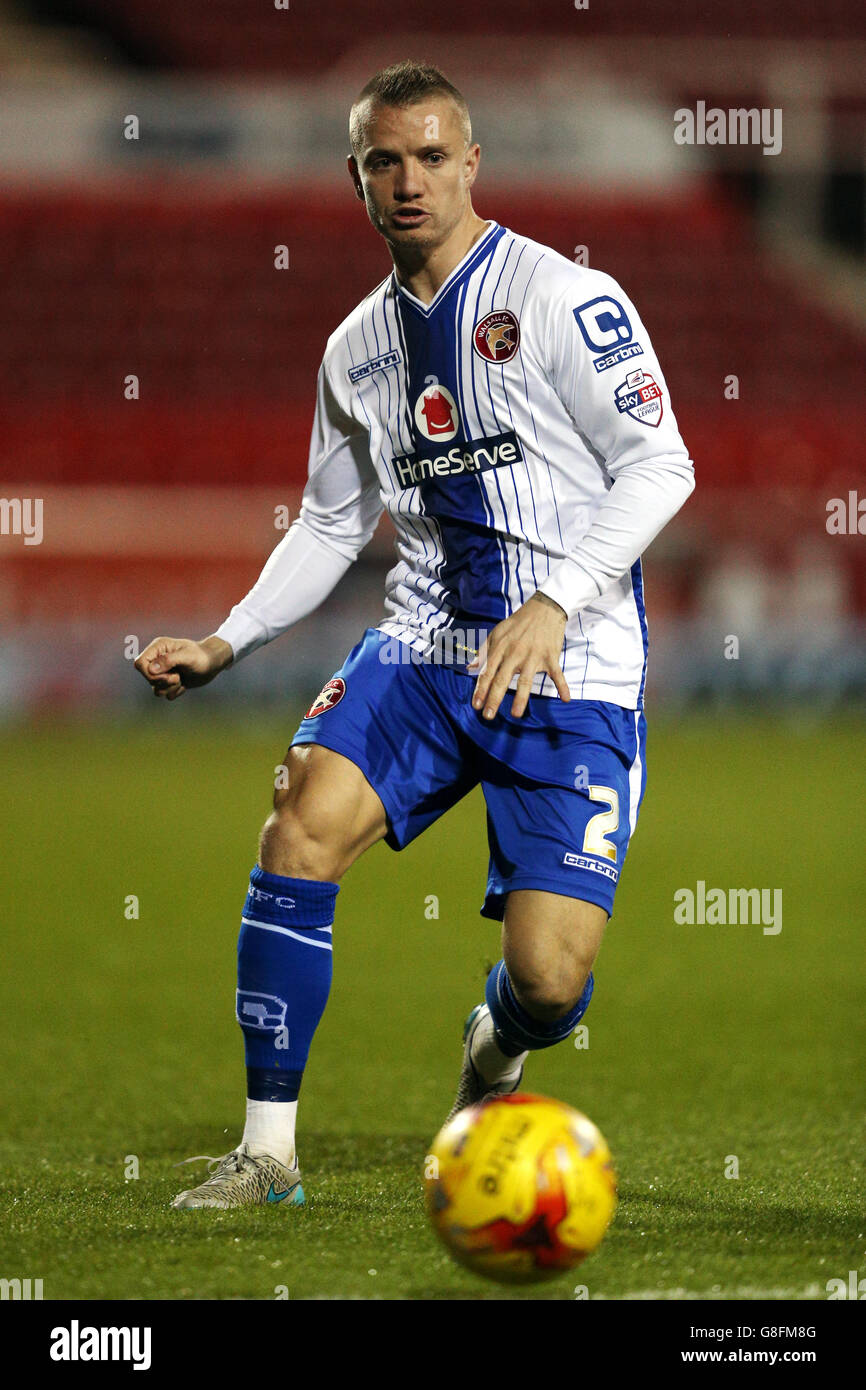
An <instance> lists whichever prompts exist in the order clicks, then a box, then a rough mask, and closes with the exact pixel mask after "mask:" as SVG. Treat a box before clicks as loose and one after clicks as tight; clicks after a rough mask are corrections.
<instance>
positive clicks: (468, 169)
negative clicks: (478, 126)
mask: <svg viewBox="0 0 866 1390" xmlns="http://www.w3.org/2000/svg"><path fill="white" fill-rule="evenodd" d="M480 161H481V146H480V145H479V144H473V145H470V147H469V149H468V150H467V151H466V163H465V164H464V166H463V181H464V183H465V185H466V187H467V188H471V187H472V185H473V184H474V182H475V178H476V175H477V173H478V165H479V163H480Z"/></svg>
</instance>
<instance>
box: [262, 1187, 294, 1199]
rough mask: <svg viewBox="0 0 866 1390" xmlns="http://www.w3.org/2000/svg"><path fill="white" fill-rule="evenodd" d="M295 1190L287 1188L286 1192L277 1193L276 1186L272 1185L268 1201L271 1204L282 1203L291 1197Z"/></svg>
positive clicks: (269, 1189)
mask: <svg viewBox="0 0 866 1390" xmlns="http://www.w3.org/2000/svg"><path fill="white" fill-rule="evenodd" d="M294 1190H295V1189H294V1188H293V1187H287V1188H286V1189H285V1191H284V1192H277V1190H276V1188H275V1186H274V1184H273V1183H271V1185H270V1187H269V1188H268V1198H267V1199H268V1201H269V1202H282V1201H284V1200H285V1199H286V1197H290V1196H291V1195H292V1193H293V1192H294Z"/></svg>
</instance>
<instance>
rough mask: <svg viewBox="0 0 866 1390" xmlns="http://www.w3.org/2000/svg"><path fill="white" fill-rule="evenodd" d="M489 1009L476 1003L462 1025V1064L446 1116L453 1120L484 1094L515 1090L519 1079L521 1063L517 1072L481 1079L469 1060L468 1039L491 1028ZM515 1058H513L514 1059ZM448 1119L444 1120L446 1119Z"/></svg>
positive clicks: (470, 1041) (469, 1042) (482, 1097)
mask: <svg viewBox="0 0 866 1390" xmlns="http://www.w3.org/2000/svg"><path fill="white" fill-rule="evenodd" d="M492 1027H493V1025H492V1022H491V1019H490V1010H489V1009H488V1007H487V1005H486V1004H476V1005H475V1008H474V1009H473V1010H472V1012H471V1014H470V1015H469V1017H468V1018H467V1020H466V1023H465V1024H464V1027H463V1066H462V1068H461V1070H460V1080H459V1082H458V1084H457V1097H456V1099H455V1101H454V1104H453V1105H452V1107H451V1112H450V1114H449V1116H448V1120H453V1119H454V1116H455V1115H459V1114H460V1111H461V1110H465V1109H466V1106H467V1105H475V1104H476V1103H477V1102H478V1101H480V1100H484V1098H485V1096H510V1095H513V1094H514V1092H515V1091H516V1090H518V1088H519V1086H520V1083H521V1081H522V1080H523V1065H522V1063H521V1064H520V1070H519V1071H518V1072H517V1075H516V1076H514V1075H513V1074H512V1075H511V1076H508V1077H507V1078H506V1079H505V1080H504V1081H498V1082H493V1083H491V1082H489V1081H485V1080H484V1077H483V1076H482V1075H481V1073H480V1071H479V1070H478V1068H477V1067H476V1066H475V1064H474V1062H473V1061H472V1043H473V1040H474V1039H475V1035H476V1033H477V1032H478V1031H479V1029H481V1028H484V1029H492ZM515 1060H516V1059H515ZM448 1120H446V1121H445V1123H446V1124H447V1123H448Z"/></svg>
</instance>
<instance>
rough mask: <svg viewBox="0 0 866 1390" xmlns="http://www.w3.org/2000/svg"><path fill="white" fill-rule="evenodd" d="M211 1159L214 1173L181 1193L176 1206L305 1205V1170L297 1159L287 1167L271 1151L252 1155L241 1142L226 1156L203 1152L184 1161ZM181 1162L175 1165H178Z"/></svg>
mask: <svg viewBox="0 0 866 1390" xmlns="http://www.w3.org/2000/svg"><path fill="white" fill-rule="evenodd" d="M203 1160H207V1165H208V1168H209V1169H212V1170H214V1171H212V1172H211V1176H210V1177H209V1178H205V1180H204V1182H203V1183H200V1184H199V1186H198V1187H193V1188H190V1190H189V1191H188V1192H180V1193H178V1195H177V1196H176V1197H175V1199H174V1201H173V1202H172V1204H171V1205H172V1206H173V1207H177V1208H178V1209H180V1210H184V1211H188V1210H190V1208H192V1207H218V1208H226V1207H264V1206H284V1207H302V1206H303V1205H304V1189H303V1187H302V1186H301V1173H300V1169H299V1168H298V1163H297V1159H296V1160H295V1165H294V1167H293V1168H287V1167H286V1165H285V1164H284V1163H280V1162H278V1161H277V1159H275V1158H271V1156H270V1154H251V1153H250V1151H249V1148H248V1146H247V1145H246V1144H241V1145H240V1146H239V1147H238V1148H236V1149H233V1150H232V1152H231V1153H228V1154H225V1155H224V1156H223V1157H222V1158H209V1157H208V1155H207V1154H199V1155H198V1157H197V1158H185V1159H184V1160H183V1162H184V1163H198V1162H200V1161H203ZM180 1166H181V1165H180V1164H179V1163H177V1164H175V1167H176V1168H179V1167H180Z"/></svg>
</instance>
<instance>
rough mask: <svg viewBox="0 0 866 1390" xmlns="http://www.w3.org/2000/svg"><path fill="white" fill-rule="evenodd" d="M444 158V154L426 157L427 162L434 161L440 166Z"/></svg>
mask: <svg viewBox="0 0 866 1390" xmlns="http://www.w3.org/2000/svg"><path fill="white" fill-rule="evenodd" d="M444 158H445V156H444V154H428V156H427V159H428V160H431V159H435V160H436V162H437V164H441V162H442V160H443V159H444Z"/></svg>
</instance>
